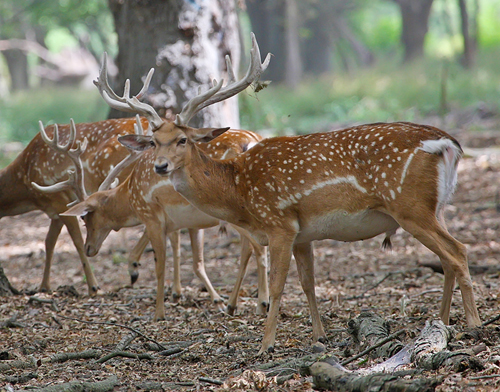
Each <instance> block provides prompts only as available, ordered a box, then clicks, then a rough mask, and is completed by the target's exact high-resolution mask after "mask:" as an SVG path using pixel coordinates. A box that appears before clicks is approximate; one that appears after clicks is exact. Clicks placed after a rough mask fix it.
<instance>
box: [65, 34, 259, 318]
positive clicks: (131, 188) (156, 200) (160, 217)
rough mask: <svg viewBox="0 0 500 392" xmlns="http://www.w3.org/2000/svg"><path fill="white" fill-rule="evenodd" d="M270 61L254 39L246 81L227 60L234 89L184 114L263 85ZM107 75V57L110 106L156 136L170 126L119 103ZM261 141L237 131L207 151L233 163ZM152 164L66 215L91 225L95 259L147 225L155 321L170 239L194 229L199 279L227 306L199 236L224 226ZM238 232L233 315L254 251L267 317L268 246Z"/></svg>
mask: <svg viewBox="0 0 500 392" xmlns="http://www.w3.org/2000/svg"><path fill="white" fill-rule="evenodd" d="M268 61H269V59H268V60H266V62H265V63H264V64H261V63H260V53H259V51H258V46H257V43H256V41H255V39H254V44H253V47H252V51H251V61H250V66H249V69H248V71H247V74H246V76H245V77H244V78H243V79H241V80H236V78H235V76H234V73H233V72H232V66H231V62H230V59H229V57H226V62H227V67H228V73H229V75H230V79H231V82H230V84H229V85H228V86H226V87H225V88H224V89H220V87H221V86H220V84H219V89H220V90H221V91H219V94H218V95H214V94H211V97H209V98H208V99H205V98H204V94H201V95H200V96H198V97H195V98H193V99H192V100H191V101H189V102H188V103H187V104H186V106H185V107H184V109H183V110H182V112H181V116H186V118H187V117H189V118H191V117H192V116H193V115H194V114H195V113H196V112H197V111H199V110H200V109H201V108H203V107H206V106H208V105H211V104H214V103H216V102H220V101H222V100H224V99H227V98H229V97H231V96H234V95H236V94H237V93H238V92H240V91H243V90H244V89H245V88H246V87H248V86H249V85H250V84H251V83H253V82H255V81H256V80H258V78H259V76H260V73H261V72H262V71H263V70H264V69H265V68H266V67H267V63H268ZM106 72H107V71H106V57H105V58H104V61H103V66H102V68H101V73H100V76H99V79H98V80H97V81H96V82H95V84H96V86H97V87H98V88H99V91H100V93H101V95H102V96H103V98H104V99H105V100H106V102H107V103H108V104H109V105H110V106H112V107H114V108H116V109H119V110H124V111H133V112H136V113H138V114H141V115H143V116H145V117H146V118H147V119H148V122H149V124H150V126H151V128H152V130H154V129H155V128H156V127H158V126H162V124H164V120H162V119H161V118H160V117H159V116H158V115H157V114H156V111H155V110H154V109H153V108H152V107H151V106H150V105H147V104H145V103H141V102H139V100H138V98H137V97H132V98H127V99H125V100H123V99H118V98H119V97H117V95H116V94H115V93H114V92H113V91H112V89H111V88H110V86H109V84H108V82H107V74H106ZM125 90H126V94H125V95H127V96H128V89H127V87H126V88H125ZM200 97H201V98H200ZM124 101H125V102H124ZM170 126H172V127H176V125H175V124H173V123H170ZM227 130H228V129H227V128H224V129H222V130H220V131H221V133H223V132H225V131H227ZM212 131H213V132H216V130H214V129H212ZM200 132H201V133H205V132H207V131H206V130H204V129H202V130H200ZM261 139H262V138H261V137H260V136H258V135H256V134H254V133H252V132H249V131H237V130H231V131H229V132H227V133H225V134H224V135H223V136H221V138H219V139H217V140H214V141H213V142H212V143H207V144H205V145H204V146H203V147H204V148H205V149H206V153H207V154H208V155H210V156H212V157H214V158H218V159H229V158H230V157H233V156H235V155H237V154H239V153H241V152H244V151H246V150H247V149H248V148H249V147H251V146H252V145H254V144H256V143H258V142H259V141H260V140H261ZM152 162H153V154H152V153H150V152H146V153H145V154H144V155H143V156H141V157H140V159H139V160H138V162H137V164H136V166H135V167H134V169H133V171H132V173H131V174H130V176H129V177H128V178H127V180H126V181H125V182H123V183H122V184H120V185H119V186H118V187H116V188H115V189H112V190H109V191H104V192H97V193H95V194H93V195H91V196H90V197H89V198H88V199H87V200H85V201H84V202H82V203H79V204H77V205H76V206H74V207H72V208H71V209H69V210H68V211H67V212H66V213H64V215H65V216H67V215H71V216H73V215H76V216H82V217H83V219H84V220H85V224H86V226H87V240H86V248H87V250H88V252H89V253H88V254H89V255H92V254H96V253H97V252H98V250H99V248H100V246H101V244H102V241H103V240H104V239H105V238H106V236H107V235H108V233H109V232H110V231H111V230H117V229H119V228H121V227H126V226H131V225H136V224H138V223H139V222H142V223H144V224H145V226H146V233H147V236H148V238H149V239H150V241H151V244H152V246H153V249H154V251H155V258H156V275H157V300H156V310H155V316H154V317H155V319H163V318H164V317H165V307H164V284H165V244H166V242H165V241H166V235H168V234H170V233H172V232H173V231H174V230H178V229H180V228H189V229H190V236H191V243H192V246H193V262H194V263H193V267H194V270H195V273H196V274H197V276H198V277H199V278H200V279H201V280H202V281H203V283H204V284H205V287H206V288H207V290H208V292H209V293H210V295H211V297H212V300H213V301H214V302H215V303H221V302H222V300H221V298H220V296H219V295H218V294H217V292H216V291H215V290H214V289H213V287H212V285H211V283H210V280H209V279H208V277H207V276H206V272H205V268H204V264H203V255H202V251H201V250H202V237H200V234H199V229H202V228H205V227H211V226H214V225H217V224H219V220H218V219H214V218H213V217H211V216H209V215H207V214H205V213H203V212H201V211H200V210H198V209H197V208H195V207H193V206H192V205H191V204H189V203H188V202H187V201H186V199H184V198H183V197H182V196H181V195H179V194H178V193H177V192H175V191H174V189H173V187H172V185H171V184H170V182H169V181H168V180H165V179H162V178H161V177H159V176H157V175H156V174H155V173H154V171H153V169H152ZM235 229H236V230H237V231H238V232H239V233H240V235H241V238H242V241H241V243H242V254H241V262H240V272H239V276H238V279H237V284H236V286H235V289H234V290H233V292H232V295H231V297H230V299H229V303H228V308H227V309H228V312H229V313H233V312H234V309H235V308H236V301H237V296H238V292H239V286H240V285H241V281H242V279H243V276H244V274H245V271H246V266H247V262H248V259H249V257H250V255H251V251H252V249H253V251H254V252H255V253H256V256H257V266H258V275H259V299H258V305H257V313H259V314H264V313H265V312H266V310H267V305H268V289H267V287H268V285H267V261H266V252H265V250H264V249H262V246H261V245H259V244H258V243H257V242H256V241H255V240H253V239H252V238H251V237H250V236H249V235H248V233H246V232H245V231H244V230H241V229H240V228H239V227H235ZM171 241H172V238H171ZM251 248H252V249H251ZM176 271H177V272H176ZM173 292H174V295H177V296H178V295H180V278H179V276H178V263H176V262H175V260H174V287H173Z"/></svg>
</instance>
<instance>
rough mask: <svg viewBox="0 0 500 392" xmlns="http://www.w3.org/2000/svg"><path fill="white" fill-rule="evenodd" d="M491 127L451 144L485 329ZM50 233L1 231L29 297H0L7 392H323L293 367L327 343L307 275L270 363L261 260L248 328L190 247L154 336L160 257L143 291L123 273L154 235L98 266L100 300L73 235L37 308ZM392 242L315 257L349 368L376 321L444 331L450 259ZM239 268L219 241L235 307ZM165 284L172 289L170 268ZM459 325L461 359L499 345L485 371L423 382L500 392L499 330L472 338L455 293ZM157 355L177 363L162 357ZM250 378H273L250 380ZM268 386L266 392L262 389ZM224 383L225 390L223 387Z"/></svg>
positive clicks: (0, 348)
mask: <svg viewBox="0 0 500 392" xmlns="http://www.w3.org/2000/svg"><path fill="white" fill-rule="evenodd" d="M489 121H490V122H489V123H488V126H485V127H484V128H485V129H483V130H482V131H477V130H470V129H457V130H456V131H455V132H453V131H452V132H451V133H452V134H453V135H455V136H456V137H457V138H458V139H459V140H460V141H461V143H462V144H463V146H464V147H465V150H466V153H467V154H466V157H465V158H464V159H463V160H462V161H461V163H460V166H459V186H458V189H457V192H456V194H455V197H454V200H453V202H452V204H451V205H449V206H447V207H446V212H445V216H446V220H447V223H448V229H449V231H450V232H451V233H452V235H454V236H455V237H456V238H457V239H458V240H459V241H461V242H462V243H464V244H465V245H466V246H467V250H468V253H469V264H470V265H471V270H472V274H473V275H472V278H473V281H474V292H475V295H476V301H477V305H478V310H479V314H480V316H481V319H482V321H487V320H491V319H493V318H494V317H495V316H498V314H499V310H500V272H499V268H498V267H499V265H498V261H499V259H500V257H499V256H500V241H499V234H498V233H499V229H500V210H499V205H498V204H499V201H498V194H499V191H500V132H498V131H495V130H498V129H500V128H499V127H498V125H499V123H500V119H498V118H496V119H493V120H491V119H490V120H489ZM448 129H449V128H448ZM48 224H49V220H48V218H46V217H45V216H44V215H43V214H41V213H39V212H32V213H28V214H25V215H22V216H16V217H8V218H3V219H2V221H1V224H0V265H1V266H3V268H4V270H5V273H6V275H7V276H8V277H9V279H10V282H11V283H12V285H13V286H14V287H15V288H17V289H18V290H22V291H23V294H22V295H16V296H11V297H0V390H1V391H4V390H5V391H7V390H8V391H11V390H18V389H26V388H33V387H46V386H56V385H57V384H59V383H65V382H69V381H76V380H78V381H81V382H96V381H102V380H106V379H108V378H109V377H110V376H112V375H115V376H116V377H117V382H116V387H115V388H114V390H115V391H136V390H179V391H198V390H202V391H203V390H214V391H216V390H255V391H266V390H269V391H274V390H279V391H299V390H300V391H308V390H312V388H313V384H312V378H311V377H310V376H308V375H307V374H304V373H303V372H302V374H301V373H300V372H299V370H298V366H297V365H294V363H295V362H293V361H291V360H292V359H300V358H302V357H305V356H307V355H309V354H311V353H312V344H313V343H314V342H313V341H312V330H311V323H310V318H309V311H308V307H307V302H306V298H305V295H304V294H303V292H302V289H301V287H300V283H299V279H298V275H297V270H296V267H295V264H294V263H292V267H291V270H290V273H289V275H288V279H287V284H286V287H285V291H284V294H283V298H282V301H281V311H280V315H279V320H278V333H277V341H276V346H275V352H274V353H272V354H265V355H264V356H260V357H259V356H257V352H258V350H259V348H260V342H261V338H262V335H263V331H264V321H265V319H264V318H263V317H261V316H256V315H255V308H256V292H257V274H256V268H255V263H254V262H253V260H252V261H251V262H250V265H249V271H248V274H247V276H246V279H245V281H244V284H243V287H242V290H241V292H240V302H239V308H238V311H237V315H236V316H234V317H232V316H228V315H226V314H223V313H220V312H219V311H218V310H217V308H216V307H215V305H213V304H212V303H211V301H210V298H209V297H208V293H207V292H206V291H205V290H204V289H203V287H202V285H201V282H200V281H199V280H198V278H196V276H195V275H194V273H193V271H192V267H191V265H190V260H191V253H190V252H191V250H190V245H189V241H188V236H187V234H186V233H184V234H183V235H182V256H183V260H184V262H183V264H182V274H181V277H182V285H183V297H182V298H181V300H180V301H179V302H178V303H173V302H172V301H171V296H170V292H169V293H168V296H167V299H166V303H165V306H166V312H167V316H166V320H165V321H161V322H152V320H151V318H152V315H153V313H154V304H155V287H156V279H155V273H154V258H153V253H152V252H151V250H149V251H148V250H147V251H146V252H145V254H144V255H143V258H142V261H141V266H140V276H139V280H138V281H137V283H135V285H134V286H133V287H132V286H130V284H129V277H128V272H127V265H126V263H125V262H124V260H125V258H126V255H127V252H128V251H129V250H130V249H131V245H132V244H134V243H135V242H136V241H137V240H138V238H139V237H140V235H141V234H142V229H141V228H140V227H138V228H131V229H124V230H121V231H120V232H117V233H115V232H113V233H111V235H110V236H109V237H108V239H107V240H106V241H105V243H104V246H103V248H102V250H101V252H100V253H99V255H98V256H96V257H95V258H93V259H92V260H91V261H92V264H93V268H94V273H95V275H96V277H97V280H98V282H99V284H100V288H101V291H100V293H99V295H97V296H96V297H89V296H88V291H87V285H86V283H85V282H84V278H83V272H82V268H81V265H80V262H79V259H78V257H77V255H76V252H75V250H74V247H73V245H72V243H71V241H70V239H69V236H68V234H67V232H66V231H65V230H64V229H63V233H62V234H61V237H60V239H59V241H58V244H57V247H56V255H55V258H54V263H53V266H52V275H51V283H52V286H53V289H54V291H53V292H52V293H50V294H45V293H39V294H34V292H35V291H36V289H37V287H38V285H39V284H40V281H41V278H42V269H43V263H44V237H45V234H46V232H47V230H48ZM382 240H383V237H381V236H379V237H376V238H374V239H371V240H367V241H362V242H356V243H340V242H336V241H328V240H325V241H321V242H317V243H315V256H316V284H317V289H316V293H317V298H318V302H319V310H320V314H321V316H322V320H323V324H324V327H325V331H326V333H327V337H328V342H327V343H326V344H325V346H326V352H328V353H332V354H335V355H336V356H337V357H339V358H340V359H341V360H344V359H348V358H351V357H353V356H354V355H356V354H358V353H359V352H360V351H361V347H360V346H359V345H358V344H357V343H356V342H355V341H354V339H353V338H352V336H351V335H350V334H349V332H348V329H347V327H348V322H349V320H351V319H354V318H356V317H357V316H358V315H359V314H360V312H362V311H363V310H370V311H372V312H374V313H376V314H377V315H379V316H381V317H383V318H384V319H385V320H386V321H387V323H388V324H389V325H390V327H391V331H392V332H397V331H399V330H403V329H404V330H405V331H406V333H405V334H403V335H401V336H400V339H401V340H402V342H403V343H404V344H406V343H408V342H410V341H411V340H412V339H414V338H415V336H418V334H419V331H420V330H421V329H422V328H423V327H424V325H425V322H426V321H428V320H433V319H437V318H438V312H439V304H440V300H441V295H442V288H443V275H442V274H440V273H438V272H435V271H434V270H433V269H431V268H429V267H424V266H422V264H425V263H437V262H439V260H438V259H437V257H436V256H435V255H434V254H433V253H431V252H429V251H428V250H427V249H425V248H424V247H423V246H422V245H421V244H419V243H418V242H417V241H416V240H415V239H414V238H413V237H412V236H411V235H409V234H408V233H406V232H403V231H402V230H399V231H398V232H397V234H396V235H395V236H394V237H393V250H392V251H383V250H381V243H382ZM238 256H239V237H238V236H237V235H236V234H235V233H234V232H231V231H230V232H229V234H228V235H227V236H220V235H219V233H218V229H217V228H212V229H209V230H206V232H205V261H206V269H207V273H208V275H209V277H210V279H211V280H212V282H213V284H214V286H215V287H216V290H217V291H218V292H219V293H220V294H221V295H222V296H228V295H229V294H230V292H231V289H232V285H233V283H234V281H235V277H236V274H237V271H238ZM168 260H171V251H170V250H169V258H168ZM472 266H475V267H474V269H472ZM477 266H480V267H484V268H477ZM166 276H167V283H168V284H170V283H171V276H172V265H171V261H170V264H168V266H167V274H166ZM68 286H69V287H68ZM76 293H77V295H76ZM32 297H34V298H36V299H41V300H48V301H47V302H40V301H38V300H36V299H35V300H34V299H32ZM8 320H10V322H7V321H8ZM451 324H452V325H454V327H455V329H456V331H457V335H456V336H455V338H454V339H453V340H452V342H451V344H450V347H451V349H457V348H468V347H475V346H477V345H479V344H485V345H486V347H485V349H484V350H482V351H481V352H480V353H478V354H477V359H478V363H480V364H481V366H476V367H470V366H465V367H464V368H461V369H456V368H450V367H441V368H439V369H437V370H433V371H425V372H423V373H422V374H420V375H418V377H420V378H421V377H427V378H433V379H435V380H437V389H436V390H439V391H495V390H500V321H498V320H497V321H495V322H492V323H490V324H489V325H487V326H484V327H481V328H479V329H478V330H469V329H468V328H467V327H466V323H465V317H464V311H463V306H462V300H461V296H460V292H459V290H458V289H456V290H455V292H454V297H453V303H452V309H451ZM126 327H128V328H129V329H127V328H126ZM130 328H132V329H134V330H135V331H139V332H140V333H141V335H140V336H136V337H135V339H133V340H132V341H131V342H130V343H129V344H128V345H127V346H126V347H124V348H123V350H124V351H127V352H130V353H134V354H147V355H146V356H145V357H146V358H144V359H139V358H138V357H135V358H126V357H115V358H113V359H110V360H108V361H106V362H104V363H99V362H97V361H96V359H80V360H67V361H65V362H52V361H51V359H50V358H51V357H52V356H53V355H56V354H63V353H72V352H82V351H85V350H91V349H93V350H97V351H96V352H97V353H98V354H97V355H96V357H102V356H104V355H105V354H107V353H110V352H112V351H114V350H115V347H116V346H117V345H118V344H119V343H120V341H121V340H122V339H123V338H126V337H127V336H129V335H130V333H131V330H130ZM152 342H158V343H161V344H162V345H163V348H164V349H167V350H169V351H168V352H165V351H163V352H159V351H155V350H154V349H155V348H157V347H155V344H154V343H152ZM94 353H95V352H94ZM172 353H173V354H172ZM167 354H170V355H167ZM13 360H19V361H23V362H27V363H30V361H34V362H33V363H36V365H33V368H31V369H29V368H28V369H17V368H12V369H10V370H5V369H4V370H1V369H2V364H6V363H12V361H13ZM380 361H381V360H380V359H373V358H371V357H370V356H369V355H366V356H363V357H361V358H360V359H358V360H356V361H354V362H351V363H350V364H349V365H347V367H348V368H349V369H358V368H362V367H369V366H371V365H372V364H374V363H376V362H380ZM246 370H253V371H256V372H263V373H251V372H245V373H244V374H243V372H244V371H246ZM259 375H260V376H261V377H262V378H261V379H260V381H258V382H257V381H251V379H252V377H253V378H254V380H255V379H256V377H258V376H259ZM263 375H265V376H267V377H263ZM19 376H23V377H22V378H20V377H19ZM16 377H17V378H16ZM32 377H33V378H32ZM407 377H408V376H407ZM245 380H246V381H245ZM224 381H225V382H226V383H225V384H224V385H217V384H218V383H221V382H224ZM278 383H279V385H278ZM238 388H240V389H238Z"/></svg>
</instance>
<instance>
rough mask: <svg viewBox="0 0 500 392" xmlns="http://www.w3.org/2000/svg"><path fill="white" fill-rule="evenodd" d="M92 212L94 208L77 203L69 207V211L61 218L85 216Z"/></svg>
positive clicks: (83, 203)
mask: <svg viewBox="0 0 500 392" xmlns="http://www.w3.org/2000/svg"><path fill="white" fill-rule="evenodd" d="M92 211H94V208H93V207H91V206H89V205H88V204H87V203H85V202H81V203H78V204H77V205H75V206H73V207H71V208H70V209H69V210H67V211H65V212H63V213H62V214H59V215H62V216H85V215H87V214H88V213H89V212H92Z"/></svg>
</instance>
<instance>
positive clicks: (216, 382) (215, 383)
mask: <svg viewBox="0 0 500 392" xmlns="http://www.w3.org/2000/svg"><path fill="white" fill-rule="evenodd" d="M198 381H200V382H206V383H208V384H213V385H223V384H224V383H223V382H222V381H220V380H214V379H213V378H208V377H200V378H199V379H198Z"/></svg>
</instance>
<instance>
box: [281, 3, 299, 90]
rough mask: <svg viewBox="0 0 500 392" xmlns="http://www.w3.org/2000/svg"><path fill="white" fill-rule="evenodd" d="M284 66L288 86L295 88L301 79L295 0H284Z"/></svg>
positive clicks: (297, 18)
mask: <svg viewBox="0 0 500 392" xmlns="http://www.w3.org/2000/svg"><path fill="white" fill-rule="evenodd" d="M285 15H286V66H285V75H286V76H285V78H286V84H287V86H288V87H290V88H292V89H295V88H297V86H298V84H299V83H300V81H301V79H302V61H301V58H300V39H299V28H300V22H299V10H298V4H297V1H296V0H286V9H285Z"/></svg>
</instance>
